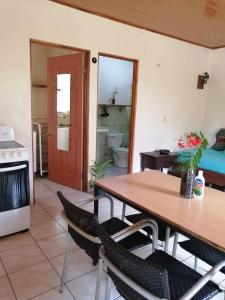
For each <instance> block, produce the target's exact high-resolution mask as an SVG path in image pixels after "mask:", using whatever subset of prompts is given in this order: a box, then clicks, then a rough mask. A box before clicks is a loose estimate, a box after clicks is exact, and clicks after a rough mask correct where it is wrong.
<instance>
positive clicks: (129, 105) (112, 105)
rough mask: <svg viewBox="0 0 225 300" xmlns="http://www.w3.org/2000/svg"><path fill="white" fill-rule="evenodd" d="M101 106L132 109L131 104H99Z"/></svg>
mask: <svg viewBox="0 0 225 300" xmlns="http://www.w3.org/2000/svg"><path fill="white" fill-rule="evenodd" d="M98 105H99V106H106V107H131V104H98Z"/></svg>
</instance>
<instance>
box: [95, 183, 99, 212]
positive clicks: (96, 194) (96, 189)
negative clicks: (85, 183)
mask: <svg viewBox="0 0 225 300" xmlns="http://www.w3.org/2000/svg"><path fill="white" fill-rule="evenodd" d="M94 196H95V197H97V196H99V187H97V186H96V185H95V188H94ZM98 202H99V201H98V200H97V201H95V202H94V214H95V215H96V216H98V210H99V203H98Z"/></svg>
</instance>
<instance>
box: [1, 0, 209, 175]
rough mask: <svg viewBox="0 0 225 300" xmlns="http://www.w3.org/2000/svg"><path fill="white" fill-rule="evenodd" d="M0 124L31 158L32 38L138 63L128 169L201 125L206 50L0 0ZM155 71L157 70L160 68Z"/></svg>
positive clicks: (93, 97)
mask: <svg viewBox="0 0 225 300" xmlns="http://www.w3.org/2000/svg"><path fill="white" fill-rule="evenodd" d="M0 5H1V9H0V20H1V24H4V26H1V27H0V54H1V55H0V65H1V72H0V95H1V98H0V120H1V121H0V122H1V124H6V125H12V126H13V127H14V128H15V131H16V132H15V133H16V136H17V140H18V141H19V142H20V143H22V144H24V145H25V146H27V147H28V148H29V149H30V153H31V87H30V45H29V43H30V38H32V39H37V40H43V41H48V42H53V43H59V44H64V45H68V46H73V47H79V48H84V49H90V50H91V56H92V57H93V56H96V57H97V55H98V53H99V52H104V53H111V54H115V55H120V56H125V57H130V58H135V59H138V60H139V74H138V91H137V113H136V129H135V147H134V163H133V170H134V171H137V170H139V152H141V151H147V150H153V149H155V148H159V147H167V148H171V149H173V148H174V145H175V142H176V141H175V139H176V138H177V137H178V136H179V135H180V134H181V133H182V132H184V131H185V130H199V129H202V127H203V115H204V114H203V113H204V111H203V109H202V108H203V107H204V105H205V99H206V96H207V89H205V90H197V89H196V84H197V75H198V74H201V73H203V72H205V71H207V66H208V56H209V50H208V49H205V48H202V47H198V46H195V45H191V44H188V43H184V42H181V41H178V40H175V39H171V38H167V37H164V36H160V35H158V34H155V33H151V32H147V31H145V30H141V29H137V28H133V27H131V26H127V25H124V24H120V23H117V22H113V21H110V20H107V19H104V18H100V17H98V16H94V15H91V14H87V13H84V12H81V11H77V10H75V9H72V8H69V7H65V6H62V5H59V4H56V3H53V2H50V1H47V0H38V1H37V0H20V1H18V0H11V1H8V0H0ZM159 65H160V66H159ZM97 67H98V66H97V64H92V63H91V68H90V108H89V111H90V115H89V124H90V128H89V162H91V161H92V160H93V159H94V158H95V149H96V147H95V144H96V116H97V114H96V110H97Z"/></svg>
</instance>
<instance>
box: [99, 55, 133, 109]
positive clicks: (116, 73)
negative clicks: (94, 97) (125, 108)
mask: <svg viewBox="0 0 225 300" xmlns="http://www.w3.org/2000/svg"><path fill="white" fill-rule="evenodd" d="M133 65H134V63H133V62H132V61H127V60H121V59H115V58H111V57H105V56H100V57H99V73H98V74H99V75H98V103H101V104H106V103H107V104H111V103H112V94H113V92H114V91H115V90H116V91H117V95H116V104H131V95H132V82H133Z"/></svg>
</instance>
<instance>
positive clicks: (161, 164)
mask: <svg viewBox="0 0 225 300" xmlns="http://www.w3.org/2000/svg"><path fill="white" fill-rule="evenodd" d="M175 161H176V158H175V157H174V158H170V157H169V158H168V157H165V158H160V159H159V160H158V168H159V169H160V168H169V167H171V166H173V165H174V164H175Z"/></svg>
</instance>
